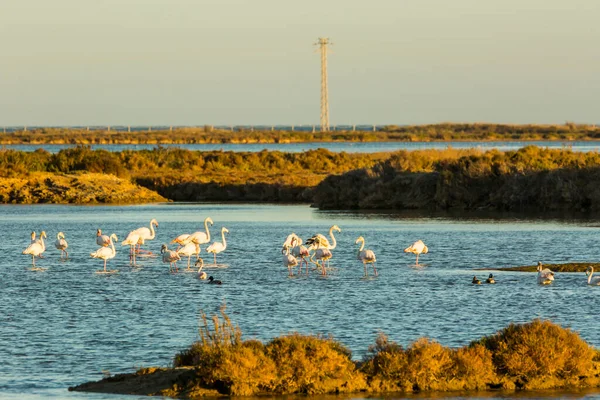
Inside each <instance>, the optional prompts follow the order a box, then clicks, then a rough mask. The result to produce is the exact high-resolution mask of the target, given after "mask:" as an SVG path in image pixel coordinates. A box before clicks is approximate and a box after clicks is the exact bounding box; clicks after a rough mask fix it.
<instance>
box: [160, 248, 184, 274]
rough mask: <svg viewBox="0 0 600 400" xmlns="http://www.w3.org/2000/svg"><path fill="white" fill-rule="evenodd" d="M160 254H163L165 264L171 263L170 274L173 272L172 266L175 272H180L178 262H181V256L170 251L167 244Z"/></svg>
mask: <svg viewBox="0 0 600 400" xmlns="http://www.w3.org/2000/svg"><path fill="white" fill-rule="evenodd" d="M160 253H161V254H162V261H163V262H164V263H169V272H172V271H173V270H172V269H171V266H174V267H175V272H177V271H179V269H178V268H177V261H179V260H181V258H180V257H179V254H177V252H176V251H174V250H169V249H168V248H167V245H166V244H163V245H162V246H161V248H160Z"/></svg>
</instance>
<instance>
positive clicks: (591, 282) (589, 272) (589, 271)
mask: <svg viewBox="0 0 600 400" xmlns="http://www.w3.org/2000/svg"><path fill="white" fill-rule="evenodd" d="M585 274H586V275H587V277H588V280H587V283H588V285H594V286H599V285H600V278H599V277H595V278H593V279H592V275H594V267H592V266H591V265H590V266H589V267H587V269H586V270H585Z"/></svg>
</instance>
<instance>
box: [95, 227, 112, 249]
mask: <svg viewBox="0 0 600 400" xmlns="http://www.w3.org/2000/svg"><path fill="white" fill-rule="evenodd" d="M96 244H97V245H98V246H102V247H107V246H109V245H110V238H109V237H108V236H106V235H103V234H102V229H98V230H97V231H96Z"/></svg>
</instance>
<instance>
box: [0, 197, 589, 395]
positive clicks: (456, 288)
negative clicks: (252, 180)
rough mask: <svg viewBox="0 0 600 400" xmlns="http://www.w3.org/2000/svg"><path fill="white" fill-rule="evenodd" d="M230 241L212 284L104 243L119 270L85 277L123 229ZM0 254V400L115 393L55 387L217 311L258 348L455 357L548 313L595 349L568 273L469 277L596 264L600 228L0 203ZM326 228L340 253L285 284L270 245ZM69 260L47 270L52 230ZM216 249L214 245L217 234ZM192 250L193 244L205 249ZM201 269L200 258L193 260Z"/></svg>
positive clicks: (174, 337) (157, 350) (585, 223)
mask: <svg viewBox="0 0 600 400" xmlns="http://www.w3.org/2000/svg"><path fill="white" fill-rule="evenodd" d="M207 216H210V217H212V219H213V220H214V221H215V225H214V226H213V228H212V230H211V232H212V233H213V236H215V235H214V234H215V233H217V232H219V231H220V228H221V226H226V227H227V228H228V229H229V230H230V232H231V233H230V234H229V236H228V237H227V243H228V247H227V250H226V251H225V252H224V253H222V254H220V255H219V256H218V262H219V263H225V264H227V265H228V267H227V268H218V269H207V271H208V272H209V273H210V274H211V275H214V276H215V277H216V278H217V279H221V280H223V282H224V284H223V286H212V285H207V284H205V283H204V282H203V281H200V280H198V279H197V278H196V275H195V274H188V273H180V274H169V273H168V266H167V265H165V264H163V263H161V262H160V260H159V259H156V258H154V259H152V258H148V259H144V260H142V261H141V264H142V267H141V268H137V269H132V268H130V267H129V266H128V258H127V250H126V248H124V247H121V246H120V245H119V246H117V256H116V258H115V259H113V260H111V261H109V266H110V267H111V268H117V269H119V270H120V273H119V274H118V275H112V276H103V275H97V274H95V273H94V271H95V270H97V269H99V268H101V266H102V262H101V260H95V259H91V258H90V257H89V253H90V252H91V251H94V250H96V248H97V246H96V244H95V231H96V229H97V228H102V229H103V231H104V232H105V233H112V232H115V233H116V234H117V235H118V236H119V239H121V240H122V239H124V237H125V235H126V234H127V232H129V231H130V230H132V229H135V228H138V227H140V226H145V225H146V226H147V224H148V222H149V221H150V219H152V218H156V219H157V220H158V222H159V224H160V226H159V227H158V231H157V239H156V240H154V241H150V242H148V246H147V247H148V248H149V249H150V250H152V251H154V252H158V250H159V249H160V245H161V243H163V242H168V241H170V240H171V239H172V238H174V237H175V236H177V235H178V234H180V233H186V232H187V233H190V232H192V231H195V230H199V229H201V228H202V221H203V220H204V218H205V217H207ZM0 221H2V222H1V223H0V224H1V229H2V232H3V233H2V235H3V246H2V250H3V252H4V257H2V258H0V272H1V273H0V285H1V287H2V289H1V290H0V398H14V399H17V398H19V399H20V398H45V397H55V398H63V397H66V398H73V399H74V398H77V399H83V398H86V399H87V398H89V399H115V398H120V397H121V396H108V395H91V394H90V395H88V394H81V393H77V394H73V393H68V392H67V391H66V388H67V387H68V386H72V385H75V384H78V383H82V382H84V381H88V380H96V379H100V378H101V377H102V373H101V371H102V370H109V371H110V372H111V373H113V374H114V373H119V372H131V371H133V370H134V369H135V368H136V367H140V366H152V365H159V366H168V365H170V363H171V361H172V358H173V355H174V354H175V353H176V352H177V351H179V350H181V349H183V348H185V347H187V346H188V345H189V344H190V343H192V342H193V341H194V340H195V339H197V338H198V316H199V312H200V310H204V311H206V312H208V313H213V312H215V311H217V310H218V309H219V306H220V305H221V304H223V303H226V304H227V309H228V313H229V314H230V316H231V317H232V319H233V320H234V321H235V322H237V323H238V324H239V325H240V326H241V328H242V330H243V332H244V334H245V337H246V338H259V339H263V340H266V339H269V338H272V337H274V336H277V335H281V334H285V333H287V332H291V331H299V332H303V333H324V334H329V333H331V334H333V335H334V336H335V337H336V338H337V339H339V340H340V341H342V342H343V343H345V344H347V345H348V346H349V347H350V349H351V350H352V351H353V356H354V358H356V359H360V358H361V357H362V356H363V355H364V353H365V350H366V349H367V347H368V346H369V344H371V343H373V341H374V339H375V336H376V335H377V332H379V331H383V332H386V333H387V334H388V335H389V336H390V337H391V338H392V339H393V340H396V341H398V342H400V343H402V344H408V343H410V342H411V341H413V340H415V339H416V338H418V337H420V336H423V335H427V336H429V337H431V338H433V339H435V340H438V341H440V342H441V343H442V344H444V345H449V346H462V345H465V344H467V343H469V342H470V341H471V340H474V339H477V338H479V337H480V336H482V335H487V334H491V333H493V332H495V331H496V330H498V329H500V328H502V327H504V326H505V325H506V324H508V323H509V322H525V321H530V320H531V319H533V318H537V317H540V318H548V319H552V320H553V321H556V322H558V323H561V324H563V325H565V326H570V327H572V328H573V329H575V330H577V331H579V332H580V333H581V335H582V336H583V338H584V339H586V340H587V341H588V342H590V343H591V344H593V345H595V346H599V347H600V329H599V328H600V322H599V321H598V317H597V309H596V304H597V298H598V296H599V295H600V287H587V286H586V284H585V283H586V278H585V275H584V274H583V273H580V274H557V276H556V281H555V283H554V284H553V285H551V286H549V287H542V286H538V285H536V283H535V282H536V276H535V274H532V273H506V272H498V273H496V274H495V275H496V278H497V281H498V283H497V284H496V285H482V286H472V285H471V284H470V281H471V278H472V277H473V275H474V274H478V275H481V277H484V276H485V275H486V274H487V272H481V271H477V272H474V271H473V269H474V268H482V267H490V268H493V267H504V266H514V265H523V264H534V263H535V262H536V261H537V260H542V261H545V262H548V263H551V262H557V263H558V262H567V261H597V260H598V250H597V249H598V246H597V243H598V231H599V227H600V222H599V221H590V220H566V221H565V220H563V221H557V220H519V219H505V220H497V219H496V220H492V219H477V220H464V219H463V220H452V219H445V218H406V217H404V218H399V217H397V216H393V215H385V214H368V213H367V214H364V213H363V214H353V213H346V212H322V211H317V210H315V209H311V208H309V207H307V206H274V205H226V206H221V205H210V204H202V205H197V204H161V205H148V206H127V207H121V206H118V207H117V206H114V207H82V206H0ZM333 224H337V225H339V226H340V227H341V228H342V232H341V233H340V234H338V235H337V239H338V247H337V249H335V250H334V251H333V253H334V258H333V260H332V266H333V267H335V268H336V270H335V271H334V273H332V274H331V275H330V276H329V277H327V278H325V279H324V278H321V277H318V276H317V275H316V274H314V273H313V274H312V275H311V276H310V277H308V278H305V277H304V278H292V279H290V278H288V277H287V270H286V269H285V268H284V267H283V266H282V264H281V254H280V248H281V243H282V241H283V240H284V238H285V237H286V236H287V234H288V233H290V232H291V231H294V232H296V233H297V234H298V235H300V236H301V237H303V238H306V237H307V236H309V235H312V234H314V233H316V232H322V233H326V232H327V231H328V228H329V227H330V226H331V225H333ZM42 229H44V230H46V232H47V233H48V236H49V238H48V239H49V240H48V242H49V243H48V246H47V248H48V249H47V251H46V258H45V259H43V260H40V261H39V262H38V265H40V266H43V267H47V268H48V270H47V271H46V272H33V271H30V270H29V269H28V268H29V262H30V259H29V258H28V256H24V255H21V251H22V250H23V249H24V248H25V247H26V246H27V244H28V243H29V233H30V232H31V231H32V230H36V231H38V232H39V231H40V230H42ZM59 230H60V231H63V232H64V233H65V236H66V238H67V240H68V242H69V244H70V248H69V250H70V255H71V259H70V260H69V261H67V262H60V261H59V252H58V250H56V249H55V248H54V247H53V242H54V240H55V238H56V233H57V232H58V231H59ZM359 235H362V236H364V237H365V238H366V240H367V247H369V248H371V249H373V250H374V251H375V253H376V254H377V258H378V269H379V271H380V277H379V278H377V279H374V280H362V279H361V276H362V274H363V268H362V265H361V264H359V263H358V261H356V260H355V259H354V257H355V254H356V253H355V251H356V247H355V245H354V241H355V239H356V238H357V237H358V236H359ZM417 239H422V240H424V241H425V243H426V244H428V245H429V248H430V253H429V254H427V255H423V256H422V258H421V260H420V261H421V262H422V263H426V264H427V265H426V266H425V267H423V268H414V267H411V265H412V264H414V258H413V257H414V256H412V255H408V254H404V253H403V252H402V249H403V248H405V247H407V246H408V245H409V244H410V243H412V242H413V241H415V240H417ZM219 240H220V238H219ZM203 253H204V249H203ZM205 259H206V260H207V261H208V260H210V258H208V257H205Z"/></svg>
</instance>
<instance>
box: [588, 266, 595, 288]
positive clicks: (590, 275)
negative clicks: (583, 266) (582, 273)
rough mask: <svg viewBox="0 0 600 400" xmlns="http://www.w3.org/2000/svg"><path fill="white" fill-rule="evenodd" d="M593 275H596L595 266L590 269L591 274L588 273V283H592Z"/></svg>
mask: <svg viewBox="0 0 600 400" xmlns="http://www.w3.org/2000/svg"><path fill="white" fill-rule="evenodd" d="M592 275H594V268H592V269H591V270H590V274H589V275H588V284H590V283H592Z"/></svg>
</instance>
